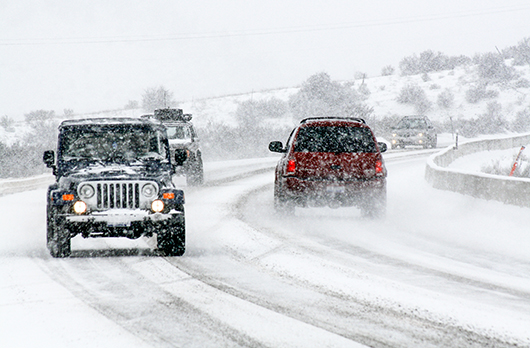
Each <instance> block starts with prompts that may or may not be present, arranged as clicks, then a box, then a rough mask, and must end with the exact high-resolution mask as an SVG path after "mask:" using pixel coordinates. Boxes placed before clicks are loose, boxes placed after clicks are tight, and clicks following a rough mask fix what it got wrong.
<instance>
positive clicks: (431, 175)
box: [425, 134, 530, 207]
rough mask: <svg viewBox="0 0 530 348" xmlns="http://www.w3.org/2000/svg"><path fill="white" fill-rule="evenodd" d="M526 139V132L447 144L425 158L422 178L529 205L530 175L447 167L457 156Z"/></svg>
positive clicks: (437, 185) (513, 145) (515, 144)
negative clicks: (490, 172) (456, 145)
mask: <svg viewBox="0 0 530 348" xmlns="http://www.w3.org/2000/svg"><path fill="white" fill-rule="evenodd" d="M529 142H530V134H525V135H519V136H511V137H503V138H497V139H484V140H477V141H471V142H467V143H464V144H460V145H459V146H458V148H455V147H447V148H446V149H445V150H443V151H441V152H439V153H437V154H434V155H432V156H431V157H430V158H429V159H428V160H427V165H426V168H425V179H426V180H427V182H429V183H430V184H431V185H432V186H433V187H435V188H438V189H442V190H449V191H455V192H459V193H462V194H467V195H470V196H473V197H477V198H482V199H492V200H498V201H501V202H504V203H508V204H515V205H519V206H524V207H530V179H528V178H515V177H509V176H500V175H492V174H485V173H477V172H474V171H469V170H461V169H458V168H449V165H450V164H451V163H452V162H453V161H455V160H456V159H457V158H460V157H462V156H466V155H469V154H472V153H476V152H480V151H489V150H506V149H511V148H517V147H521V146H523V145H527V144H528V143H529Z"/></svg>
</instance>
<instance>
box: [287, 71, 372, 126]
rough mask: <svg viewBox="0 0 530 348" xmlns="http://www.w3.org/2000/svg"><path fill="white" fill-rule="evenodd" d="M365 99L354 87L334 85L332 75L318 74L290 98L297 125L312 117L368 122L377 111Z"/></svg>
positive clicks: (290, 106) (310, 78) (291, 109)
mask: <svg viewBox="0 0 530 348" xmlns="http://www.w3.org/2000/svg"><path fill="white" fill-rule="evenodd" d="M363 98H364V96H363V95H361V94H359V93H358V92H357V91H356V90H355V89H354V88H352V86H351V85H348V84H346V85H343V84H341V83H339V82H336V81H332V80H331V78H330V77H329V75H328V74H326V73H319V74H315V75H313V76H311V77H309V79H307V81H305V82H304V83H303V84H302V87H301V88H300V90H299V91H298V92H297V93H296V94H294V95H292V96H291V97H290V98H289V108H290V111H291V113H292V115H293V117H294V121H295V122H298V121H300V120H301V119H303V118H305V117H309V116H321V115H327V116H330V115H332V116H342V117H347V116H351V117H362V118H367V117H368V116H369V115H371V114H372V112H373V109H372V108H371V107H368V106H367V105H366V104H365V103H363Z"/></svg>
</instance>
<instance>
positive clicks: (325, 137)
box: [294, 126, 377, 153]
mask: <svg viewBox="0 0 530 348" xmlns="http://www.w3.org/2000/svg"><path fill="white" fill-rule="evenodd" d="M294 152H333V153H350V152H368V153H376V152H377V148H376V145H375V141H374V137H373V135H372V132H371V131H370V129H368V128H365V127H351V126H310V127H301V128H300V130H299V131H298V135H297V137H296V141H295V144H294Z"/></svg>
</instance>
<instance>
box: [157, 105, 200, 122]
mask: <svg viewBox="0 0 530 348" xmlns="http://www.w3.org/2000/svg"><path fill="white" fill-rule="evenodd" d="M154 118H156V119H157V120H159V121H162V122H163V121H184V122H189V121H191V118H192V116H191V114H185V113H184V112H183V111H182V109H170V108H167V109H156V110H155V113H154Z"/></svg>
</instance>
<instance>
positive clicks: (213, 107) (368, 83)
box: [0, 60, 530, 146]
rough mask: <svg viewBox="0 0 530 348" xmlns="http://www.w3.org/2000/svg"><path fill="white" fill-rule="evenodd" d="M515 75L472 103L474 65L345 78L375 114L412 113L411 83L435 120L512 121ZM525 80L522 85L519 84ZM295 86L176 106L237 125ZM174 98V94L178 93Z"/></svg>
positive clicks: (516, 102) (522, 72) (8, 137)
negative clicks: (246, 109) (403, 95)
mask: <svg viewBox="0 0 530 348" xmlns="http://www.w3.org/2000/svg"><path fill="white" fill-rule="evenodd" d="M506 65H507V66H511V65H512V63H511V61H510V60H507V61H506ZM514 68H515V70H516V71H517V74H518V75H519V78H518V79H514V80H513V81H511V82H508V83H506V82H505V83H491V84H489V85H488V86H487V89H488V91H491V92H493V93H494V94H496V95H497V96H496V97H493V98H485V99H482V100H480V101H478V102H476V103H470V102H468V101H467V100H466V93H467V92H468V91H469V89H470V88H475V87H477V86H478V85H479V84H480V79H479V76H478V73H477V66H476V65H468V66H459V67H457V68H455V69H453V70H446V71H441V72H433V73H429V74H423V75H421V74H420V75H412V76H400V75H399V74H397V73H394V74H393V75H389V76H378V77H371V78H366V79H364V81H363V80H352V81H343V82H344V83H349V84H353V87H352V88H356V89H359V87H360V86H361V85H362V84H364V86H363V88H367V90H368V91H369V93H368V94H367V99H366V100H365V102H366V104H367V105H368V106H370V107H372V108H373V109H374V117H375V118H376V119H377V118H379V117H385V116H400V115H410V114H415V113H416V112H415V109H414V106H413V105H411V104H402V103H399V102H398V101H397V97H398V96H399V94H400V91H401V90H402V88H403V87H405V86H409V85H414V86H418V87H419V88H421V89H422V90H423V91H424V92H425V94H426V97H427V99H428V101H429V102H430V103H431V108H430V109H429V110H428V111H426V112H425V114H426V115H427V116H428V117H429V118H430V119H431V120H432V121H435V122H440V123H443V122H446V121H448V120H449V117H451V118H453V119H471V118H476V117H477V116H478V115H481V114H484V113H486V112H487V107H488V104H489V103H491V102H493V101H495V102H497V103H498V104H500V105H501V106H502V111H501V113H502V115H503V116H504V117H505V119H506V120H507V121H513V119H514V118H515V116H516V114H517V113H518V112H521V111H523V110H525V109H527V108H528V107H529V106H530V100H529V98H528V97H527V96H528V95H529V94H530V87H517V81H521V80H530V67H528V66H515V67H514ZM523 85H524V84H523ZM298 90H299V88H298V87H289V88H279V89H273V90H265V91H251V92H249V93H246V94H238V95H229V96H219V97H215V98H208V99H196V100H188V101H180V102H179V103H178V106H179V107H180V108H182V109H184V111H185V112H187V113H192V114H193V115H194V118H193V120H194V123H195V125H196V126H197V127H199V128H201V127H211V126H215V125H216V124H223V125H227V126H234V127H235V126H237V121H236V119H235V113H236V110H237V108H238V106H239V105H240V104H241V103H242V102H245V101H248V100H269V99H271V98H277V99H280V100H283V101H288V100H289V97H290V96H291V95H293V94H295V93H296V92H297V91H298ZM445 90H449V91H450V92H451V93H452V94H453V95H454V101H453V103H452V105H451V107H449V108H447V109H445V108H441V107H440V106H439V105H438V104H437V100H438V96H439V95H440V93H442V92H443V91H445ZM177 97H178V96H177ZM142 114H145V111H143V110H141V109H129V110H111V111H101V112H98V113H91V114H76V115H75V118H84V117H102V116H134V117H138V116H140V115H142ZM275 122H282V123H284V124H287V125H289V124H290V123H292V120H291V119H287V120H282V121H279V120H278V119H275ZM25 133H27V127H26V126H25V125H24V122H23V121H19V122H16V123H15V124H14V125H13V127H12V129H11V130H6V129H5V128H3V127H0V142H2V143H4V144H6V145H8V146H9V145H10V144H12V143H14V142H15V141H17V140H19V141H20V140H22V139H23V136H24V134H25Z"/></svg>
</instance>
